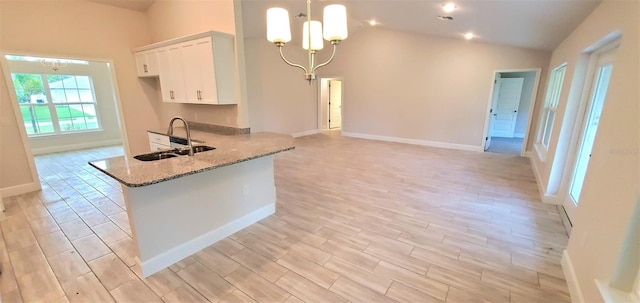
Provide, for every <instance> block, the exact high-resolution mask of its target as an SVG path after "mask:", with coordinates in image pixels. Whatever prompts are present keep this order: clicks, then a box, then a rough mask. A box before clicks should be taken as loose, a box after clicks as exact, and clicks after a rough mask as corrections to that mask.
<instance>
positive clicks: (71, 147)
mask: <svg viewBox="0 0 640 303" xmlns="http://www.w3.org/2000/svg"><path fill="white" fill-rule="evenodd" d="M118 144H122V140H121V139H114V140H104V141H98V142H88V143H77V144H68V145H62V146H51V147H42V148H33V149H32V150H31V152H32V153H33V154H34V155H44V154H51V153H59V152H65V151H73V150H79V149H87V148H94V147H102V146H110V145H118Z"/></svg>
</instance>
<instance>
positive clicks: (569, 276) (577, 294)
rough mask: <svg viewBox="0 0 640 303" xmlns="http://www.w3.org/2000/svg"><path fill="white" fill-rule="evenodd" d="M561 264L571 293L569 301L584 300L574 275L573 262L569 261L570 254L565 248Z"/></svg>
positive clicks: (577, 302)
mask: <svg viewBox="0 0 640 303" xmlns="http://www.w3.org/2000/svg"><path fill="white" fill-rule="evenodd" d="M561 264H562V271H563V272H564V277H565V279H566V281H567V286H568V287H569V293H570V294H571V302H574V303H582V302H584V296H583V295H582V290H581V289H580V283H579V282H578V276H577V275H576V271H575V269H574V268H573V263H572V262H571V256H570V255H569V253H568V252H567V250H566V249H565V250H563V251H562V261H561Z"/></svg>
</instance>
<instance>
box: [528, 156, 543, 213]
mask: <svg viewBox="0 0 640 303" xmlns="http://www.w3.org/2000/svg"><path fill="white" fill-rule="evenodd" d="M527 153H529V156H528V157H529V163H531V168H533V175H534V176H535V178H536V184H537V185H538V194H539V195H540V200H542V202H545V200H546V194H545V189H544V188H543V187H542V179H540V171H539V170H538V166H537V165H536V161H535V159H534V156H535V154H534V153H533V152H527ZM545 203H546V202H545Z"/></svg>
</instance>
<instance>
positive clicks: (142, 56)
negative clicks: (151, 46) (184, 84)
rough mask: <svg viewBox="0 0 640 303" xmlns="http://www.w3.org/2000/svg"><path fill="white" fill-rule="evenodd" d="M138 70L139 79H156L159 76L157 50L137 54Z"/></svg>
mask: <svg viewBox="0 0 640 303" xmlns="http://www.w3.org/2000/svg"><path fill="white" fill-rule="evenodd" d="M136 69H137V71H138V77H155V76H158V75H159V71H160V69H159V66H158V54H157V53H156V51H155V50H149V51H142V52H136Z"/></svg>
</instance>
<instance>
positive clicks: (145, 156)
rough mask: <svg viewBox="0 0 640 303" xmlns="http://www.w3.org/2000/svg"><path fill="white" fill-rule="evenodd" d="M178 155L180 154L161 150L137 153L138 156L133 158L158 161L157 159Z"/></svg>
mask: <svg viewBox="0 0 640 303" xmlns="http://www.w3.org/2000/svg"><path fill="white" fill-rule="evenodd" d="M177 156H178V155H176V154H174V153H171V152H167V151H161V152H155V153H149V154H142V155H137V156H134V157H133V158H135V159H137V160H140V161H156V160H162V159H169V158H174V157H177Z"/></svg>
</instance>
